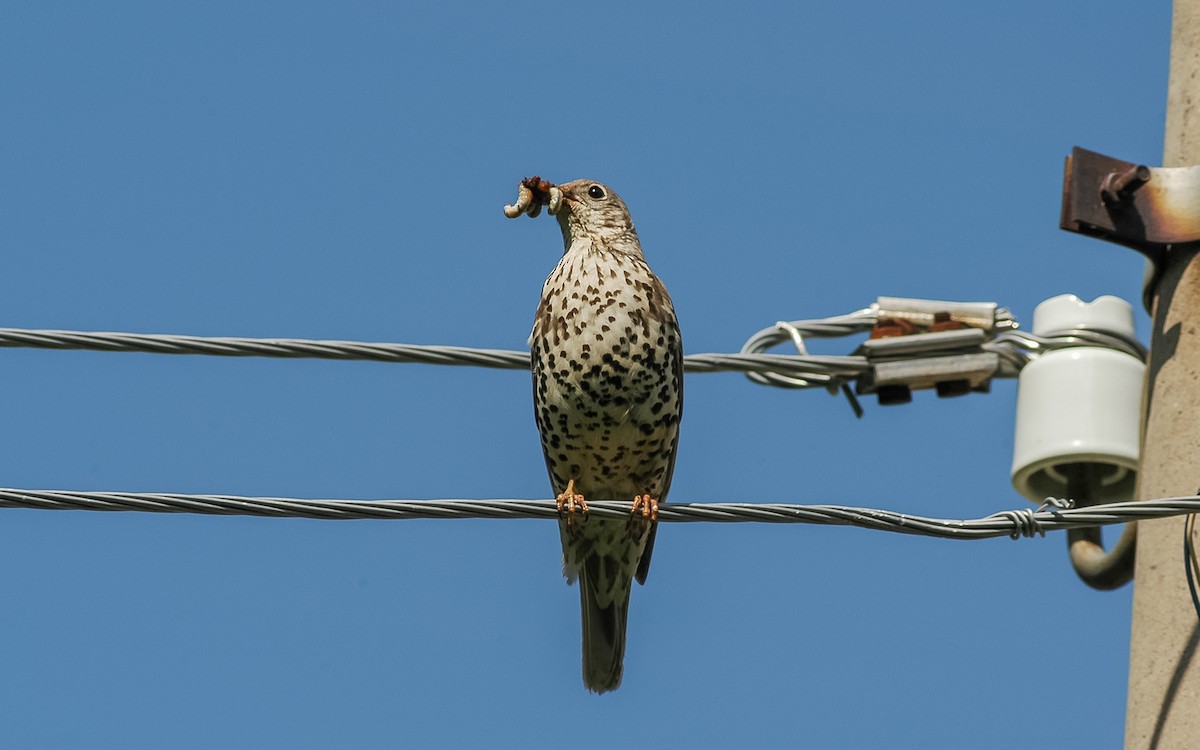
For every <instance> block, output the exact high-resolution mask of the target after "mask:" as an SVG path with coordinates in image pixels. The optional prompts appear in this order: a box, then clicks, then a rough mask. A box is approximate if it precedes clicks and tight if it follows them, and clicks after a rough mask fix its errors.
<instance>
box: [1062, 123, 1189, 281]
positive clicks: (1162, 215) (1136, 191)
mask: <svg viewBox="0 0 1200 750" xmlns="http://www.w3.org/2000/svg"><path fill="white" fill-rule="evenodd" d="M1059 226H1060V227H1062V228H1063V229H1065V230H1067V231H1068V232H1078V233H1080V234H1086V235H1089V236H1092V237H1099V238H1100V239H1104V240H1108V241H1109V242H1115V243H1118V244H1121V245H1126V246H1128V247H1132V248H1134V249H1136V250H1138V251H1139V252H1142V253H1145V254H1146V255H1147V256H1148V257H1150V259H1151V260H1157V259H1158V257H1159V256H1160V255H1161V254H1162V253H1163V252H1164V251H1165V250H1166V249H1167V246H1169V245H1176V244H1184V243H1189V242H1198V241H1200V166H1194V167H1147V166H1145V165H1142V164H1134V163H1133V162H1128V161H1121V160H1120V159H1114V158H1112V157H1110V156H1104V155H1103V154H1098V153H1096V152H1094V151H1088V150H1087V149H1083V148H1079V147H1078V146H1077V147H1075V148H1074V149H1072V151H1071V155H1070V156H1069V157H1067V163H1066V170H1065V174H1064V176H1063V201H1062V217H1061V219H1060V221H1059Z"/></svg>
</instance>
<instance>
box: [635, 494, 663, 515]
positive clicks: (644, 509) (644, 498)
mask: <svg viewBox="0 0 1200 750" xmlns="http://www.w3.org/2000/svg"><path fill="white" fill-rule="evenodd" d="M632 512H633V515H635V516H636V515H638V513H641V516H642V518H645V519H647V520H650V521H657V520H658V500H656V499H655V498H654V497H652V496H651V495H649V494H646V495H638V496H636V497H635V498H633V511H632Z"/></svg>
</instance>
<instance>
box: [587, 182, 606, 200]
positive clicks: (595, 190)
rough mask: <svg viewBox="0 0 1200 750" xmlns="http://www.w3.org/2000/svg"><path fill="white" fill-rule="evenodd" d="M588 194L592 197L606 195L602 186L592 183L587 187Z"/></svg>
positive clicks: (597, 197)
mask: <svg viewBox="0 0 1200 750" xmlns="http://www.w3.org/2000/svg"><path fill="white" fill-rule="evenodd" d="M588 195H590V196H592V197H593V198H596V199H600V198H604V197H606V193H605V192H604V188H602V187H600V186H599V185H592V186H591V187H590V188H588Z"/></svg>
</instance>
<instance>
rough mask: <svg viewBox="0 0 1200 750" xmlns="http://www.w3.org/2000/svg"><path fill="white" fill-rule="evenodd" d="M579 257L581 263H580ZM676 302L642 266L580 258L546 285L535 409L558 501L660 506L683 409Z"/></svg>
mask: <svg viewBox="0 0 1200 750" xmlns="http://www.w3.org/2000/svg"><path fill="white" fill-rule="evenodd" d="M576 256H577V257H576ZM681 358H682V345H681V343H680V341H679V333H678V325H677V323H676V321H675V314H674V310H673V308H672V306H671V301H670V298H669V297H668V296H667V295H666V292H665V290H664V289H663V288H662V285H661V284H660V283H659V282H658V280H657V279H656V278H654V276H653V275H652V274H651V273H650V270H649V268H648V267H647V266H646V265H645V263H644V262H643V261H641V260H640V259H633V258H628V257H622V256H616V257H614V256H612V255H609V254H603V253H589V254H583V253H578V254H572V253H568V254H567V255H566V256H564V258H563V261H562V262H561V263H560V264H559V266H558V267H557V268H556V269H555V271H554V273H552V274H551V275H550V278H549V279H547V281H546V286H545V288H544V290H543V301H542V305H541V307H540V308H539V310H538V316H537V319H536V320H535V323H534V334H533V339H532V361H533V378H534V406H535V414H536V418H537V423H538V428H539V431H540V432H541V435H542V447H543V449H544V451H545V453H546V464H547V467H548V468H549V470H550V474H551V478H552V481H553V484H554V488H555V492H561V491H562V490H563V489H565V487H566V484H567V482H568V481H569V480H571V479H574V480H575V482H576V488H577V489H578V491H580V492H581V493H583V494H584V495H585V496H586V497H588V499H589V500H593V499H594V500H624V501H627V500H631V499H632V498H633V496H634V495H639V494H643V493H650V494H651V495H653V496H654V497H656V498H661V496H662V495H663V494H664V492H665V489H666V486H667V483H668V482H669V472H670V468H671V464H672V461H673V455H674V452H675V448H676V444H677V438H678V423H679V414H680V412H681V407H682V401H681V397H680V392H681V387H682V383H680V382H679V378H680V371H681V368H680V363H681Z"/></svg>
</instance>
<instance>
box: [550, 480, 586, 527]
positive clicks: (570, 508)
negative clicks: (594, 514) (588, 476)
mask: <svg viewBox="0 0 1200 750" xmlns="http://www.w3.org/2000/svg"><path fill="white" fill-rule="evenodd" d="M554 504H555V505H556V506H557V507H558V512H559V513H562V512H563V508H564V507H565V508H566V509H567V520H568V521H570V520H571V518H573V517H574V515H575V507H576V506H579V510H580V511H581V512H583V513H587V512H588V507H587V501H586V500H584V499H583V495H580V494H579V493H578V492H576V491H575V480H574V479H571V480H569V481H568V482H567V488H566V489H565V490H563V491H562V493H561V494H559V496H558V497H556V498H554Z"/></svg>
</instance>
